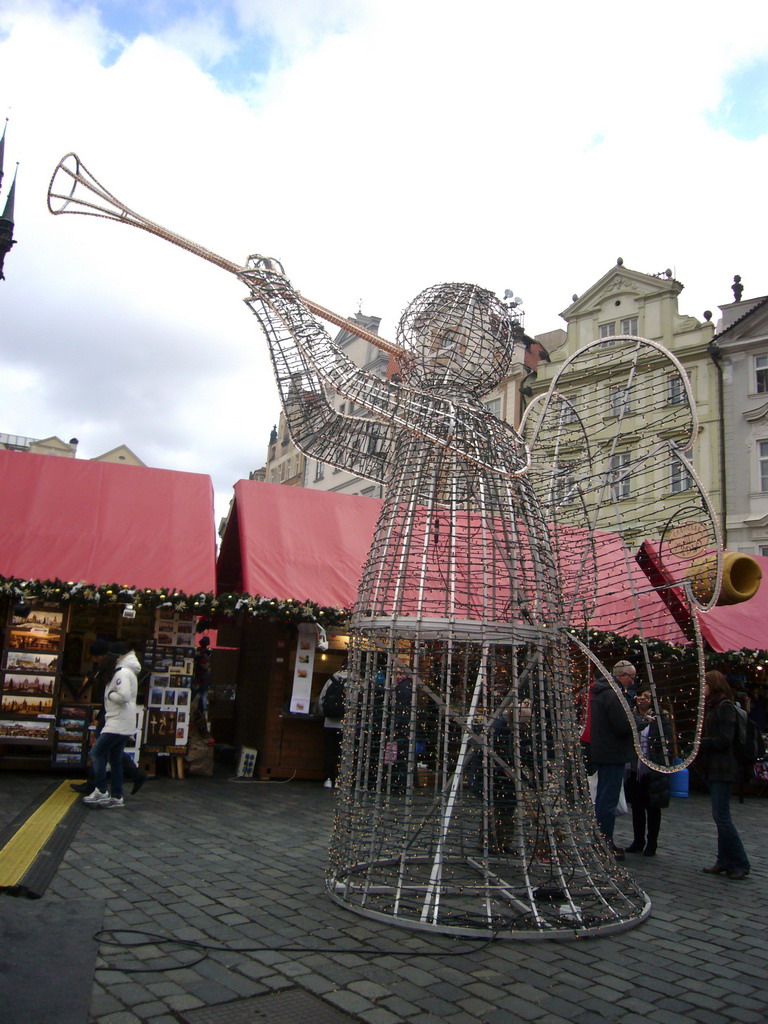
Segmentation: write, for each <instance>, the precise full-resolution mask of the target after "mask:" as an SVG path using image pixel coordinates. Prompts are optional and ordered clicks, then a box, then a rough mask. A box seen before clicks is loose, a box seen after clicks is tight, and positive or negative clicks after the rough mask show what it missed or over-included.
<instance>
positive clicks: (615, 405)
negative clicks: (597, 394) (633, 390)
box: [611, 388, 632, 416]
mask: <svg viewBox="0 0 768 1024" xmlns="http://www.w3.org/2000/svg"><path fill="white" fill-rule="evenodd" d="M631 411H632V407H631V405H630V401H629V391H627V390H626V389H625V388H611V416H626V415H627V414H628V413H630V412H631Z"/></svg>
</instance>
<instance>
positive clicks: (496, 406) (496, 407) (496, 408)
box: [483, 398, 501, 419]
mask: <svg viewBox="0 0 768 1024" xmlns="http://www.w3.org/2000/svg"><path fill="white" fill-rule="evenodd" d="M483 405H484V406H485V408H486V409H487V410H488V412H490V413H493V415H494V416H498V417H499V419H501V398H491V399H489V401H487V402H483Z"/></svg>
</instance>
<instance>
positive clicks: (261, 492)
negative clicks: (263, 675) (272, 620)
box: [218, 480, 381, 608]
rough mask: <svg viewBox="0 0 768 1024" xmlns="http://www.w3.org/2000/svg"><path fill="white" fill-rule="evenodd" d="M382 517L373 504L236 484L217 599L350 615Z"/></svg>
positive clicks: (375, 502)
mask: <svg viewBox="0 0 768 1024" xmlns="http://www.w3.org/2000/svg"><path fill="white" fill-rule="evenodd" d="M380 510H381V501H379V500H378V499H377V498H362V497H359V496H358V495H351V494H337V493H336V492H335V491H312V490H308V489H306V488H304V487H286V486H285V485H283V484H267V483H262V482H260V481H257V480H239V481H238V482H237V483H236V484H235V500H234V505H233V507H232V512H231V514H230V517H229V522H228V523H227V529H226V531H225V534H224V537H223V540H222V545H221V554H220V556H219V565H218V589H219V592H220V593H221V592H223V591H235V592H245V593H247V594H261V595H262V596H263V597H276V598H279V599H280V600H286V599H288V598H291V599H296V600H299V601H304V600H308V601H313V602H315V603H316V604H320V605H325V606H326V607H331V606H339V607H342V608H346V607H349V606H350V605H352V603H353V602H354V600H355V595H356V594H357V586H358V583H359V581H360V575H361V573H362V569H363V563H364V562H365V558H366V555H367V554H368V549H369V547H370V546H371V540H372V538H373V531H374V527H375V526H376V520H377V519H378V517H379V511H380Z"/></svg>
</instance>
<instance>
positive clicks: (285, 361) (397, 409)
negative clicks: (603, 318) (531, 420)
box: [241, 270, 527, 479]
mask: <svg viewBox="0 0 768 1024" xmlns="http://www.w3.org/2000/svg"><path fill="white" fill-rule="evenodd" d="M241 277H242V279H243V281H245V282H246V283H247V284H248V287H249V288H250V289H251V297H250V298H249V299H248V300H246V301H247V302H248V304H249V306H250V307H251V309H252V310H253V312H254V313H255V314H256V316H257V317H258V319H259V322H260V324H261V326H262V329H263V330H264V333H265V334H266V336H267V340H268V342H269V349H270V355H271V358H272V365H273V367H274V370H275V377H276V380H277V386H278V390H279V392H280V396H281V399H282V402H283V406H284V408H285V411H286V417H287V419H288V424H289V428H290V430H291V435H292V437H293V438H294V441H295V443H296V445H297V446H298V447H299V448H302V447H304V450H307V451H309V448H308V447H307V445H312V444H314V440H313V439H318V438H321V437H322V436H323V434H324V433H325V432H327V431H329V430H331V431H333V430H335V429H337V428H336V427H335V426H334V420H335V419H337V418H338V415H339V414H338V413H336V412H335V411H334V410H333V408H332V407H331V404H330V401H329V399H328V395H327V392H328V391H333V392H335V393H337V394H339V395H341V396H342V397H343V398H345V399H347V400H348V401H351V402H353V403H354V404H355V405H356V406H358V407H360V408H361V409H364V410H365V411H366V412H368V413H369V414H370V415H371V417H372V418H373V421H376V422H377V423H378V425H379V430H380V426H381V424H382V423H384V424H389V425H391V426H393V427H396V428H401V429H404V430H407V431H408V432H410V433H413V434H417V435H419V436H421V437H424V438H425V439H426V440H428V441H431V442H432V443H434V444H437V445H439V446H440V447H442V448H445V449H448V450H451V451H454V452H456V454H458V455H460V456H461V457H463V458H465V459H467V460H468V461H470V462H473V463H476V464H477V465H480V466H483V467H484V468H486V469H490V470H493V471H494V472H497V473H500V474H503V475H505V476H514V475H518V474H520V473H523V472H525V471H526V468H527V450H526V448H525V445H524V444H523V443H522V442H521V440H520V438H519V437H518V435H517V433H516V432H515V430H514V429H513V428H512V427H510V426H509V425H508V424H506V423H503V422H501V421H500V420H497V419H496V418H495V417H493V416H491V415H490V414H487V413H485V412H484V411H483V410H482V409H480V408H478V409H473V408H470V407H467V406H465V405H458V404H457V403H455V402H451V401H449V400H447V399H444V398H440V397H438V396H436V395H433V394H430V393H428V392H425V391H420V390H418V389H416V388H410V387H406V386H401V385H399V384H396V383H394V382H390V381H386V380H382V379H381V378H379V377H377V376H375V375H374V374H372V373H369V372H368V371H366V370H363V369H361V368H360V367H358V366H356V365H355V363H353V362H352V361H351V360H350V359H349V358H348V357H347V356H346V355H345V354H344V353H343V352H342V351H341V350H340V349H339V348H338V347H337V346H335V345H334V344H333V342H332V341H331V339H330V337H329V335H328V333H327V332H326V331H325V330H324V328H323V327H322V326H321V325H320V324H318V322H317V321H316V320H315V318H314V317H313V316H312V315H311V313H310V312H309V310H308V309H307V308H306V306H305V305H304V304H303V302H302V301H301V296H300V295H299V294H298V293H297V292H295V291H294V290H293V288H292V287H291V285H290V283H289V282H288V281H287V280H286V278H285V277H284V276H283V275H282V274H279V273H270V272H267V271H263V270H259V271H254V272H253V273H243V274H242V275H241ZM357 423H358V424H364V425H365V427H364V428H363V435H364V436H362V437H359V436H358V434H356V433H355V431H354V430H353V435H354V437H355V439H356V440H355V443H357V440H360V441H361V444H362V445H363V446H367V447H368V448H371V447H374V448H375V447H376V440H375V439H374V438H373V436H372V435H373V433H374V431H375V427H374V426H373V423H371V426H368V423H369V421H368V420H365V419H360V420H358V421H357ZM348 429H350V428H348ZM358 429H359V428H355V430H358ZM342 435H343V431H341V430H340V431H339V434H338V436H339V438H341V437H342ZM377 436H378V435H377ZM330 443H331V447H332V448H335V445H336V441H335V440H332V441H331V442H330ZM346 443H349V441H347V442H346ZM310 454H313V455H315V457H320V458H322V456H319V455H317V454H316V450H313V451H312V452H310ZM326 461H332V460H331V459H330V458H328V457H327V456H326ZM356 472H361V471H360V470H356ZM361 475H368V476H371V477H372V478H373V479H379V477H378V476H376V475H373V474H372V473H366V474H362V473H361Z"/></svg>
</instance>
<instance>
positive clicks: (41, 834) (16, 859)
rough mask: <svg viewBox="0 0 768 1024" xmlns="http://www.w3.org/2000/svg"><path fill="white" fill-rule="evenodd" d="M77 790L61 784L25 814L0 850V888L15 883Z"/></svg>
mask: <svg viewBox="0 0 768 1024" xmlns="http://www.w3.org/2000/svg"><path fill="white" fill-rule="evenodd" d="M78 799H79V794H78V793H75V792H74V791H73V790H72V788H71V783H70V782H69V781H68V782H62V784H61V785H60V786H59V787H58V788H57V789H55V790H54V791H53V793H51V795H50V796H49V797H48V799H47V800H46V801H45V802H44V803H42V804H41V805H40V806H39V807H38V808H37V810H36V811H33V812H32V814H30V816H29V817H28V818H27V820H26V821H25V822H24V824H23V825H22V826H21V828H20V829H19V830H18V832H16V834H15V835H14V836H13V838H12V839H10V840H9V841H8V842H7V843H6V845H5V846H4V847H3V849H2V850H0V888H10V887H11V886H14V885H18V884H19V882H20V881H21V879H22V878H23V877H24V875H25V874H26V873H27V871H29V869H30V868H31V866H32V865H33V863H34V862H35V858H36V857H37V855H38V854H39V853H40V851H41V850H42V848H43V847H44V846H45V844H46V843H47V841H48V840H49V839H50V837H51V835H52V834H53V830H54V829H55V828H56V826H57V825H58V824H59V822H60V821H61V820H62V818H63V817H64V815H65V814H66V813H67V811H68V810H69V809H70V807H71V806H72V804H74V803H76V801H77V800H78Z"/></svg>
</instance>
